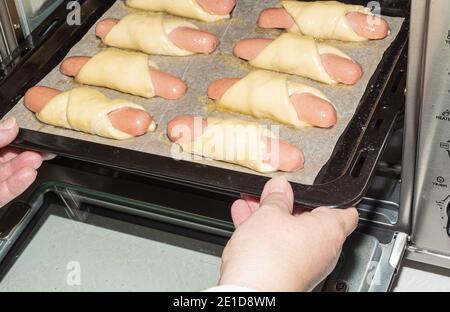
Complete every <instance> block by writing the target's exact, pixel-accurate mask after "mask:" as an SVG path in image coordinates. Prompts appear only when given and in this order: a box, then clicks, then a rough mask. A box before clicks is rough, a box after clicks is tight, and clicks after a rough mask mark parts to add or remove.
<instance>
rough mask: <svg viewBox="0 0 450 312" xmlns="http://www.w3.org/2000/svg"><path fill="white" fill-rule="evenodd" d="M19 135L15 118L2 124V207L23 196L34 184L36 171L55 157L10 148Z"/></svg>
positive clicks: (0, 179)
mask: <svg viewBox="0 0 450 312" xmlns="http://www.w3.org/2000/svg"><path fill="white" fill-rule="evenodd" d="M18 133H19V126H18V125H17V122H16V120H15V119H14V118H9V119H6V120H4V121H3V122H1V123H0V207H3V206H5V205H6V204H8V203H9V202H10V201H12V200H13V199H14V198H16V197H17V196H19V195H20V194H22V193H23V192H24V191H25V190H26V189H27V188H28V187H29V186H30V185H31V184H32V183H33V182H34V180H35V179H36V176H37V171H36V170H37V169H38V168H39V167H40V166H41V165H42V162H43V161H44V160H50V159H53V158H54V157H55V156H53V155H50V154H45V155H43V154H39V153H36V152H29V151H22V150H19V149H15V148H12V147H8V145H9V144H11V142H13V141H14V139H15V138H16V137H17V134H18Z"/></svg>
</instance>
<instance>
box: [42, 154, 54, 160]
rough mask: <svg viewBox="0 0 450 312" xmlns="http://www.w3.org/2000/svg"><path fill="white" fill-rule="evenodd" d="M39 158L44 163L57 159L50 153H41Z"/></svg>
mask: <svg viewBox="0 0 450 312" xmlns="http://www.w3.org/2000/svg"><path fill="white" fill-rule="evenodd" d="M41 156H42V159H43V160H44V161H50V160H53V159H55V158H56V157H58V156H57V155H55V154H52V153H41Z"/></svg>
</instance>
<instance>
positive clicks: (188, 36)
mask: <svg viewBox="0 0 450 312" xmlns="http://www.w3.org/2000/svg"><path fill="white" fill-rule="evenodd" d="M169 38H170V40H172V42H173V43H174V44H175V45H176V46H177V47H179V48H180V49H184V50H187V51H190V52H194V53H203V54H210V53H212V52H214V51H215V50H216V48H217V46H218V45H219V39H218V38H217V37H216V35H214V34H211V33H209V32H206V31H203V30H199V29H194V28H189V27H178V28H176V29H174V30H173V31H172V32H171V33H170V34H169Z"/></svg>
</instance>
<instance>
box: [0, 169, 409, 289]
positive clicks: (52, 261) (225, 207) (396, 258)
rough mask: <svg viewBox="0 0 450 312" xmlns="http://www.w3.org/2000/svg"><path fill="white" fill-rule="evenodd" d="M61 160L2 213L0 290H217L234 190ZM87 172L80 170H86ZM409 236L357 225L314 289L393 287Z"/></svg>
mask: <svg viewBox="0 0 450 312" xmlns="http://www.w3.org/2000/svg"><path fill="white" fill-rule="evenodd" d="M64 162H65V161H64V160H62V161H61V160H59V161H56V162H55V161H54V162H52V163H48V164H46V165H45V166H44V167H43V169H42V171H41V174H40V177H39V181H38V182H36V183H35V185H34V187H33V188H32V189H31V190H30V191H29V192H28V193H27V194H25V195H24V196H22V197H21V198H20V199H19V200H18V201H16V202H14V203H12V204H11V205H10V206H9V207H7V209H5V210H4V211H3V212H2V213H3V215H2V216H1V217H0V222H1V223H0V258H1V265H0V291H68V292H71V291H200V290H203V289H206V288H208V287H211V286H214V285H216V283H217V281H218V278H219V272H220V263H221V261H220V256H221V253H222V251H223V248H224V246H225V245H226V243H227V241H228V239H229V237H230V236H231V234H232V232H233V226H232V223H231V222H230V217H229V207H230V205H231V202H232V201H233V200H234V199H235V198H237V197H238V196H239V195H238V194H215V193H211V192H206V191H205V192H204V191H201V190H199V189H193V188H189V187H184V186H180V185H176V184H172V183H168V182H161V181H156V180H150V179H145V178H138V177H136V176H132V175H127V174H124V173H121V172H118V171H114V170H112V169H108V168H106V167H104V168H102V167H98V166H93V165H92V166H91V165H88V164H83V165H80V164H77V165H76V166H80V167H79V168H74V166H72V168H69V167H66V166H65V164H64ZM81 167H82V168H81ZM406 243H407V236H406V235H405V234H401V233H396V232H393V231H389V230H383V229H379V228H375V227H364V226H361V227H360V228H359V229H358V231H357V232H356V233H355V234H353V235H352V236H351V237H350V239H349V240H348V242H347V243H346V245H345V248H344V251H343V253H342V256H341V259H340V262H339V264H338V266H337V268H336V270H335V271H334V272H333V274H332V275H331V276H330V277H329V278H328V279H327V280H326V281H325V282H324V283H323V284H322V285H321V286H319V287H318V289H317V290H318V291H331V292H346V291H349V292H350V291H351V292H357V291H363V292H366V291H388V290H389V289H390V286H391V284H392V281H393V278H394V276H395V273H396V270H397V268H398V266H399V263H400V261H401V259H402V256H403V252H404V250H405V247H406Z"/></svg>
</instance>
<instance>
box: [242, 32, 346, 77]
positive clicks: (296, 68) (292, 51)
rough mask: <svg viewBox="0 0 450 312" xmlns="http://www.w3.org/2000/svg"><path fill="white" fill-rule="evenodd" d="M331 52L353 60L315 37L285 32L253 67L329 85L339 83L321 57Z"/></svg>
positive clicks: (254, 60)
mask: <svg viewBox="0 0 450 312" xmlns="http://www.w3.org/2000/svg"><path fill="white" fill-rule="evenodd" d="M325 53H331V54H335V55H338V56H341V57H343V58H346V59H351V58H350V57H349V56H348V55H347V54H345V53H344V52H342V51H341V50H339V49H337V48H335V47H332V46H330V45H327V44H324V43H319V42H317V41H315V40H314V38H312V37H307V36H302V35H299V34H293V33H285V34H283V35H281V36H280V37H278V38H277V39H275V40H274V41H273V42H272V43H270V44H269V45H268V46H267V47H266V48H265V49H264V50H263V51H262V52H261V53H260V54H259V55H258V56H256V58H254V59H253V60H251V61H250V64H251V65H252V66H254V67H257V68H262V69H269V70H274V71H279V72H282V73H287V74H293V75H298V76H302V77H306V78H310V79H313V80H316V81H320V82H323V83H327V84H337V83H338V81H336V80H334V79H333V78H331V76H330V75H329V74H328V73H327V71H326V69H325V67H324V66H323V63H322V60H321V57H320V56H321V55H322V54H325Z"/></svg>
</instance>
